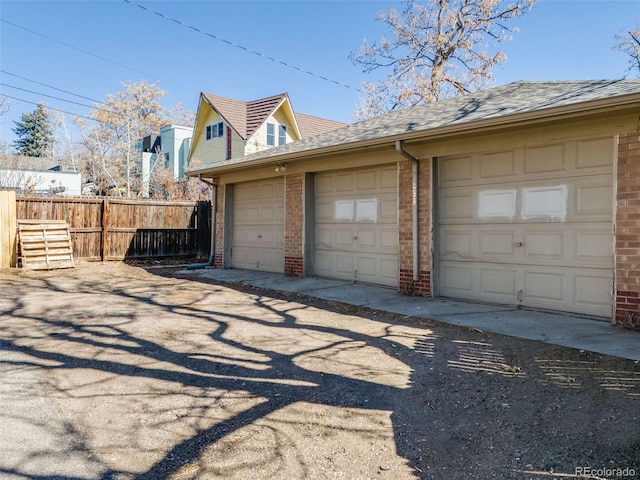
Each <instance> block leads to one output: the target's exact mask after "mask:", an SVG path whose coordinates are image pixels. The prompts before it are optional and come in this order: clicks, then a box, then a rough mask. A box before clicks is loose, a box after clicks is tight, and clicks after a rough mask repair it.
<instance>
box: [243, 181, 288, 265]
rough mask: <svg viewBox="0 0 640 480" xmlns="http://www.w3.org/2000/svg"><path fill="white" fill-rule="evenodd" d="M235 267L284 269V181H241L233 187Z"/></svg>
mask: <svg viewBox="0 0 640 480" xmlns="http://www.w3.org/2000/svg"><path fill="white" fill-rule="evenodd" d="M232 202H233V235H232V238H233V242H232V248H233V250H232V254H231V259H232V260H231V261H232V266H233V267H234V268H246V269H250V270H264V271H268V272H282V271H283V256H284V254H283V252H284V180H283V179H282V177H280V178H277V179H268V180H261V181H257V182H247V183H238V184H236V185H234V187H233V200H232Z"/></svg>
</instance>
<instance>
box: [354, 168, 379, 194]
mask: <svg viewBox="0 0 640 480" xmlns="http://www.w3.org/2000/svg"><path fill="white" fill-rule="evenodd" d="M377 177H378V173H377V172H375V171H368V172H359V173H357V174H356V179H357V182H358V191H360V192H364V191H367V190H371V191H374V192H375V191H376V189H377V188H378V181H377Z"/></svg>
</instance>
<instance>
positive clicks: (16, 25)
mask: <svg viewBox="0 0 640 480" xmlns="http://www.w3.org/2000/svg"><path fill="white" fill-rule="evenodd" d="M0 22H3V23H6V24H7V25H11V26H13V27H16V28H19V29H21V30H24V31H25V32H29V33H32V34H33V35H37V36H39V37H42V38H46V39H47V40H50V41H52V42H55V43H59V44H60V45H64V46H65V47H68V48H72V49H74V50H77V51H79V52H82V53H85V54H87V55H91V56H92V57H95V58H98V59H100V60H102V61H105V62H108V63H111V64H113V65H117V66H118V67H122V68H125V69H127V70H131V71H132V72H136V73H139V74H140V75H144V76H145V77H150V78H157V77H156V76H155V75H150V74H148V73H145V72H142V71H140V70H136V69H135V68H133V67H129V66H127V65H124V64H122V63H118V62H116V61H113V60H109V59H108V58H105V57H101V56H100V55H96V54H95V53H92V52H89V51H87V50H83V49H82V48H79V47H76V46H74V45H71V44H68V43H65V42H62V41H60V40H56V39H55V38H51V37H48V36H46V35H43V34H42V33H39V32H36V31H34V30H30V29H28V28H26V27H23V26H21V25H18V24H16V23H13V22H10V21H8V20H5V19H4V18H0ZM163 83H165V84H166V85H173V86H174V87H178V88H180V89H181V90H185V91H187V92H191V93H199V92H194V91H193V90H190V89H188V88H185V87H181V86H180V85H176V84H174V83H169V82H163Z"/></svg>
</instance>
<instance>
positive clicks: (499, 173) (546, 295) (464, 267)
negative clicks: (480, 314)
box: [435, 138, 615, 316]
mask: <svg viewBox="0 0 640 480" xmlns="http://www.w3.org/2000/svg"><path fill="white" fill-rule="evenodd" d="M614 149H615V143H614V139H613V138H600V139H589V140H573V141H565V142H559V143H557V144H553V145H545V146H542V147H531V148H518V149H514V150H509V151H502V152H487V153H481V154H475V155H467V156H457V157H443V158H441V159H440V160H439V162H438V182H439V189H438V192H439V194H438V201H439V206H438V226H437V228H438V236H437V238H438V245H437V252H438V255H437V261H438V265H437V273H438V277H437V279H436V281H435V288H436V294H438V295H441V296H448V297H455V298H461V299H472V300H481V301H488V302H496V303H505V304H520V305H524V306H530V307H539V308H548V309H552V310H560V311H568V312H575V313H586V314H591V315H597V316H610V315H611V311H612V304H613V302H612V291H613V234H612V219H613V213H612V212H613V173H612V172H613V165H614Z"/></svg>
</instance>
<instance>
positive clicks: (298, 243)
mask: <svg viewBox="0 0 640 480" xmlns="http://www.w3.org/2000/svg"><path fill="white" fill-rule="evenodd" d="M284 181H285V186H284V188H285V192H284V195H285V222H284V225H285V227H284V228H285V232H284V273H285V274H286V275H289V276H292V277H303V276H304V255H303V248H304V247H303V241H304V239H303V231H304V225H303V222H304V220H303V219H304V215H303V209H304V198H303V191H304V188H303V186H304V173H295V174H292V175H286V176H285V178H284Z"/></svg>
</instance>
